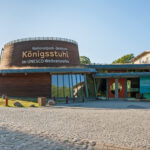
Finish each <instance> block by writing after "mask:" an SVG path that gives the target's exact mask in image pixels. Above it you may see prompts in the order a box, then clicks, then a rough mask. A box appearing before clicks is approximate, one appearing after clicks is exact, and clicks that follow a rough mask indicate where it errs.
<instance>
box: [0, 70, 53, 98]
mask: <svg viewBox="0 0 150 150" xmlns="http://www.w3.org/2000/svg"><path fill="white" fill-rule="evenodd" d="M3 94H5V95H8V96H17V97H39V96H45V97H50V96H51V75H50V74H49V73H30V74H6V75H0V95H3Z"/></svg>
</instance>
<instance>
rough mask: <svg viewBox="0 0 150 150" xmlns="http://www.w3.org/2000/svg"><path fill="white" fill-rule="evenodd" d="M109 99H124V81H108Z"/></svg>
mask: <svg viewBox="0 0 150 150" xmlns="http://www.w3.org/2000/svg"><path fill="white" fill-rule="evenodd" d="M109 98H115V99H118V98H125V79H123V78H110V79H109Z"/></svg>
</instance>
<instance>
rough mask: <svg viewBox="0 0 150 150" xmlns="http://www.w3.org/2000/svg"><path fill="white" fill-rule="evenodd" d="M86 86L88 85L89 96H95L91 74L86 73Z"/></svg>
mask: <svg viewBox="0 0 150 150" xmlns="http://www.w3.org/2000/svg"><path fill="white" fill-rule="evenodd" d="M87 87H88V93H89V97H95V87H94V80H93V78H92V75H87Z"/></svg>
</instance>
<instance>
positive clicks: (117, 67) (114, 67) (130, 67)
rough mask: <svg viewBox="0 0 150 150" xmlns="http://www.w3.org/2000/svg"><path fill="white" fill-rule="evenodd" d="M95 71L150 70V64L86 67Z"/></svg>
mask: <svg viewBox="0 0 150 150" xmlns="http://www.w3.org/2000/svg"><path fill="white" fill-rule="evenodd" d="M84 67H87V68H88V67H89V68H95V69H150V64H117V65H114V64H109V65H84Z"/></svg>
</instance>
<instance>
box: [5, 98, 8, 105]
mask: <svg viewBox="0 0 150 150" xmlns="http://www.w3.org/2000/svg"><path fill="white" fill-rule="evenodd" d="M5 98H6V100H5V106H8V96H6V97H5Z"/></svg>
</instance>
